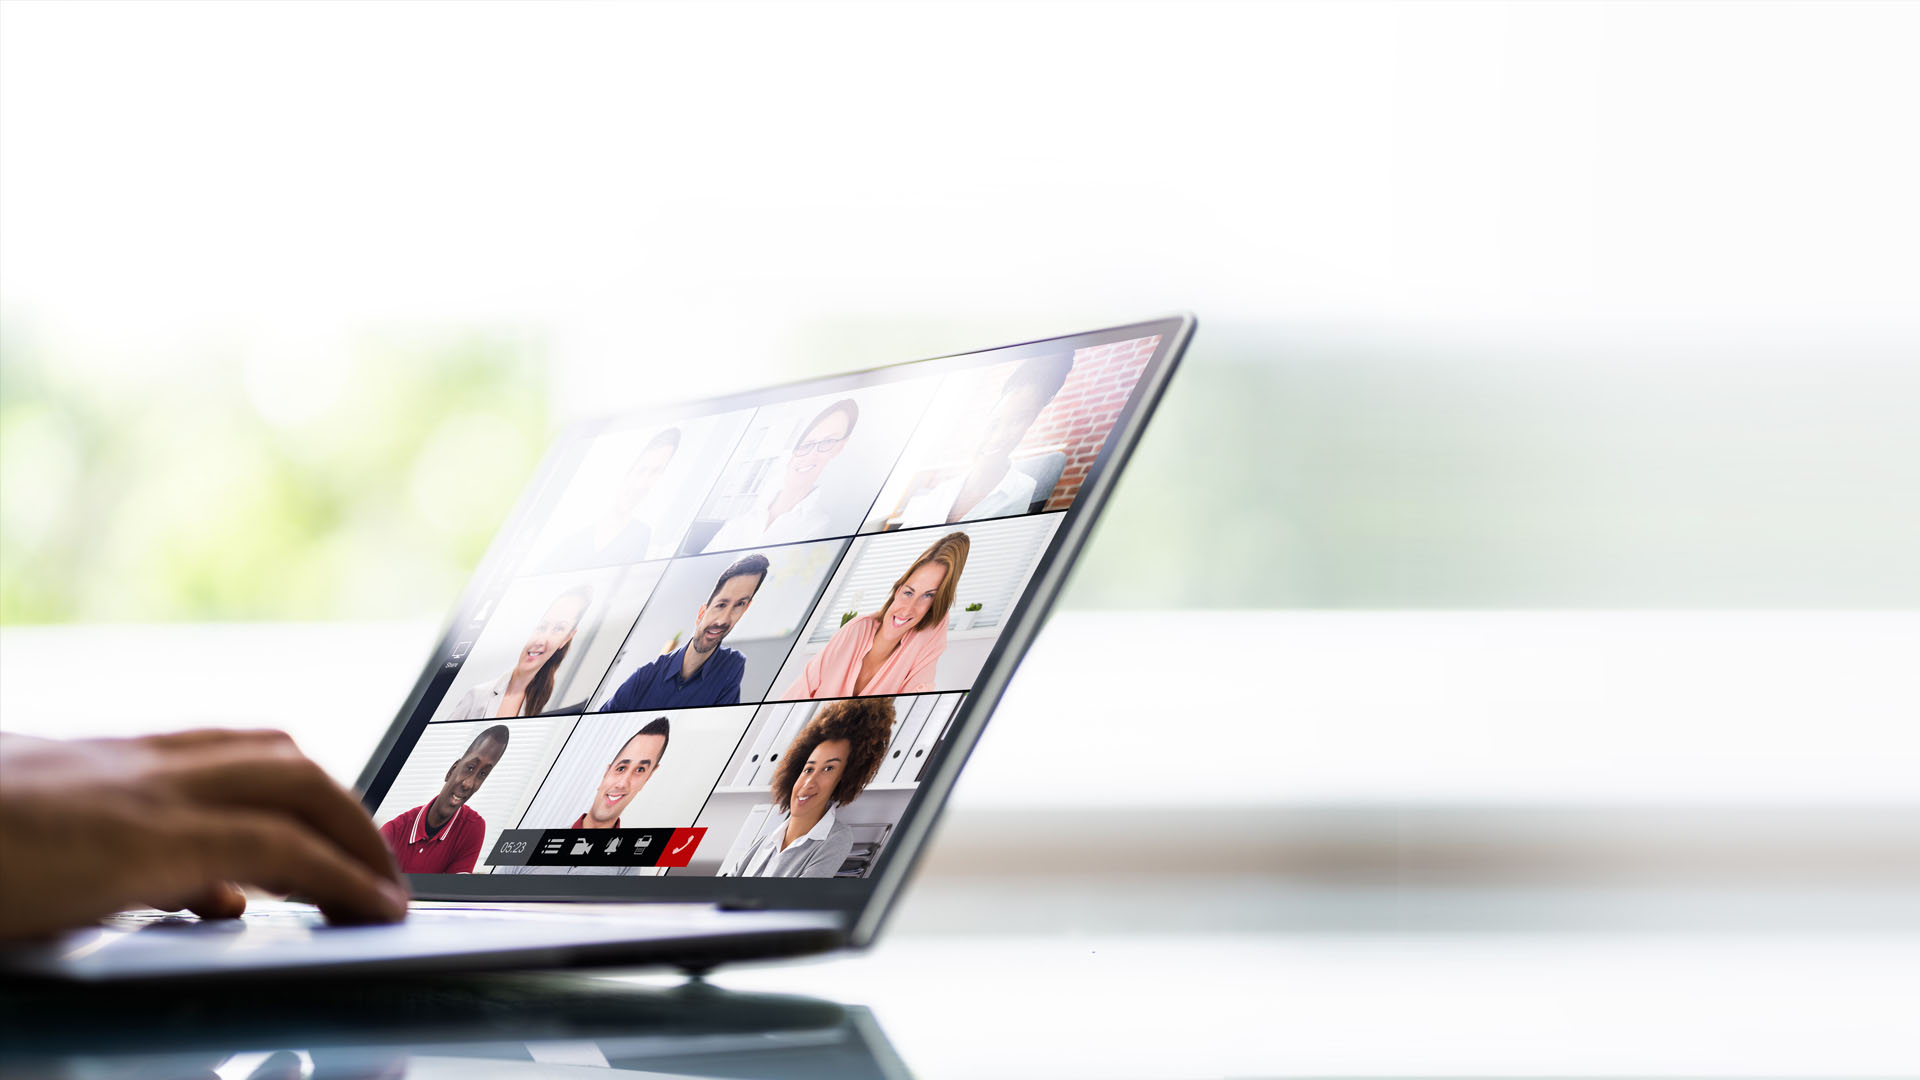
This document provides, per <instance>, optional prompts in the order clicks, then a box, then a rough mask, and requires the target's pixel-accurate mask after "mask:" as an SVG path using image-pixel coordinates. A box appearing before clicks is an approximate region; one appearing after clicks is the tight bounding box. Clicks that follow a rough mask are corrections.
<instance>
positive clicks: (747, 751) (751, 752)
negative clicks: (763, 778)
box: [729, 705, 794, 787]
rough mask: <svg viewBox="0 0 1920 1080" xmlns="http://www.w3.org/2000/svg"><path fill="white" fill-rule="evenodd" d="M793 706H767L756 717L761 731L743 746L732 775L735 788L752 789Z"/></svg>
mask: <svg viewBox="0 0 1920 1080" xmlns="http://www.w3.org/2000/svg"><path fill="white" fill-rule="evenodd" d="M793 708H794V706H792V705H767V706H763V707H762V708H761V709H760V712H759V713H758V714H757V715H756V716H755V717H754V722H755V723H757V724H759V725H760V726H759V729H758V730H757V731H755V732H754V733H753V738H752V739H751V740H748V741H746V742H745V743H743V744H742V748H741V753H740V761H739V763H738V764H737V765H736V766H735V767H734V770H733V772H732V773H730V774H729V775H731V776H732V777H733V781H732V782H733V786H735V787H752V786H753V778H754V775H755V774H756V773H757V772H758V771H759V769H760V763H761V761H763V760H765V758H766V756H767V748H768V747H770V746H772V745H773V737H774V736H775V735H777V734H779V733H780V725H781V723H782V722H784V721H785V720H786V714H787V713H789V712H791V711H792V710H793Z"/></svg>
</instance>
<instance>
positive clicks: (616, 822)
mask: <svg viewBox="0 0 1920 1080" xmlns="http://www.w3.org/2000/svg"><path fill="white" fill-rule="evenodd" d="M586 827H587V815H585V814H581V815H580V816H579V817H577V818H574V819H573V824H571V825H569V826H567V828H569V829H584V828H586ZM619 827H620V819H619V818H614V819H613V824H611V825H609V826H607V828H609V829H617V828H619Z"/></svg>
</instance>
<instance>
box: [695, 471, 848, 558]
mask: <svg viewBox="0 0 1920 1080" xmlns="http://www.w3.org/2000/svg"><path fill="white" fill-rule="evenodd" d="M786 461H787V459H786V458H782V459H781V464H780V465H778V466H776V467H775V468H773V469H770V470H768V472H767V475H768V476H769V477H770V478H771V479H770V480H769V483H768V486H767V489H766V490H765V491H762V492H761V493H760V494H759V495H758V496H757V497H755V498H754V500H753V505H752V506H749V507H747V508H746V509H745V510H743V511H741V512H740V513H738V514H735V515H734V516H733V517H731V518H728V519H727V523H726V524H724V525H722V526H720V531H719V532H716V533H714V534H713V539H711V540H709V541H707V546H706V547H704V548H702V549H701V550H702V551H732V550H734V549H736V548H750V547H768V546H771V545H773V544H791V543H794V542H795V541H798V540H818V539H820V538H821V537H823V536H826V535H827V534H829V533H830V532H832V531H833V529H832V526H833V519H832V517H831V516H830V515H828V513H827V511H826V510H825V509H824V508H823V507H822V506H821V505H820V504H821V503H822V502H824V501H825V499H824V498H823V497H822V496H821V494H820V486H819V485H818V484H815V485H814V488H813V490H812V491H809V492H807V493H806V495H804V496H802V497H801V499H800V501H799V502H797V503H794V504H793V506H792V507H791V508H789V509H788V510H787V512H786V513H784V514H781V515H780V516H779V517H777V518H774V519H773V520H772V521H768V520H767V511H768V510H770V509H772V508H773V500H775V499H777V498H779V497H780V485H779V484H778V483H775V482H773V481H778V480H779V479H781V478H782V477H784V476H785V475H786V472H787V467H786Z"/></svg>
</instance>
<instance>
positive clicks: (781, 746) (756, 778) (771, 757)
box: [753, 701, 817, 787]
mask: <svg viewBox="0 0 1920 1080" xmlns="http://www.w3.org/2000/svg"><path fill="white" fill-rule="evenodd" d="M816 707H817V705H816V703H814V702H811V701H797V702H794V703H793V704H792V705H790V706H788V709H787V718H786V719H785V720H784V721H782V722H781V724H780V730H779V731H777V732H775V733H774V735H773V742H772V743H770V744H769V745H768V746H767V752H766V753H764V754H762V755H760V768H759V769H758V770H757V771H756V772H755V773H754V774H753V784H754V786H755V787H766V786H767V785H768V784H771V783H773V774H774V772H775V771H776V770H777V769H779V767H780V758H781V757H782V756H783V755H785V754H786V752H787V747H789V746H792V745H793V740H794V738H795V737H796V736H798V735H799V734H800V729H801V728H803V727H805V726H806V725H807V721H809V720H811V719H813V710H814V709H815V708H816Z"/></svg>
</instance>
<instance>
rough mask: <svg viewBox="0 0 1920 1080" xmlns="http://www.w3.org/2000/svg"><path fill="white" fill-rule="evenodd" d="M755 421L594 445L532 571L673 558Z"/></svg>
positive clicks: (742, 413)
mask: <svg viewBox="0 0 1920 1080" xmlns="http://www.w3.org/2000/svg"><path fill="white" fill-rule="evenodd" d="M752 419H753V410H751V409H741V410H736V411H734V412H730V413H722V414H720V415H717V416H702V417H694V418H691V419H685V420H677V421H674V422H673V423H669V424H659V425H648V426H643V427H635V428H627V429H624V430H618V431H610V432H607V433H606V434H603V435H601V436H599V437H598V438H596V439H594V440H593V443H592V444H591V445H590V446H589V447H588V449H587V452H586V453H585V455H584V456H583V457H582V458H581V460H580V464H579V466H578V467H577V468H576V469H575V470H574V472H573V475H572V477H571V478H570V479H569V480H568V482H567V485H566V488H565V490H564V492H563V493H562V494H561V496H560V498H559V501H558V502H557V503H555V504H554V507H553V510H552V512H551V513H550V514H549V516H548V518H547V521H546V524H545V525H544V527H543V528H542V529H541V530H540V532H539V535H538V537H537V538H536V539H535V540H534V542H533V546H532V549H531V551H530V553H529V558H528V560H527V567H528V570H529V572H531V573H555V572H558V571H562V570H575V569H580V568H583V567H593V566H610V565H614V564H616V563H636V562H646V561H648V560H650V559H666V558H670V557H672V556H673V554H674V553H675V552H676V551H678V550H679V548H680V541H681V539H682V538H683V537H684V536H685V535H686V532H687V527H688V526H689V525H691V524H692V523H693V516H694V514H695V512H696V511H698V510H699V508H700V505H701V504H702V503H703V502H705V501H706V498H707V494H708V493H709V492H710V491H712V490H713V485H714V481H716V480H717V479H719V476H720V470H721V467H722V466H723V465H724V464H725V462H726V460H727V455H728V454H730V453H731V452H732V451H733V448H734V446H735V445H736V444H737V443H738V442H739V441H740V435H741V433H742V432H744V431H745V430H746V428H747V424H748V422H749V421H751V420H752Z"/></svg>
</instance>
